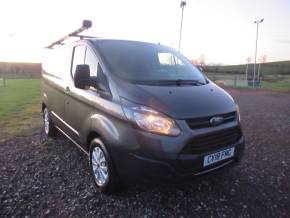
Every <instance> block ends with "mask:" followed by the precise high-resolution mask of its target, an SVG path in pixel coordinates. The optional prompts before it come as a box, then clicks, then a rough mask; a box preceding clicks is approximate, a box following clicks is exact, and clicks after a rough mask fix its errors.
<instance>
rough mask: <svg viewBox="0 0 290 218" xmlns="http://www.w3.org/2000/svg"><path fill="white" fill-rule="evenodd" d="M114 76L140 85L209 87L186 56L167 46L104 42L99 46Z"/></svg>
mask: <svg viewBox="0 0 290 218" xmlns="http://www.w3.org/2000/svg"><path fill="white" fill-rule="evenodd" d="M96 45H97V47H98V48H99V50H100V52H101V54H102V56H103V57H104V59H105V61H106V62H107V65H108V66H109V68H110V70H111V71H112V73H114V74H117V75H118V76H119V77H121V78H123V79H125V80H129V81H132V82H136V83H146V82H148V83H149V82H154V81H161V82H162V81H167V82H168V81H197V82H199V84H205V83H206V80H205V78H204V76H203V75H202V73H201V72H200V71H199V70H198V69H197V68H196V67H194V66H193V65H192V64H191V63H190V62H189V61H188V60H187V59H186V58H185V57H184V56H183V55H181V54H180V53H179V52H177V51H175V50H174V49H171V48H169V47H166V46H162V45H158V44H151V43H142V42H133V41H117V40H116V41H114V40H104V41H98V42H96Z"/></svg>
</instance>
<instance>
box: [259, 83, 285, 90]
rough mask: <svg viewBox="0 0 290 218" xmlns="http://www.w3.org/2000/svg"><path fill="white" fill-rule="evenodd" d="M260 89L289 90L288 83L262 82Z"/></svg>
mask: <svg viewBox="0 0 290 218" xmlns="http://www.w3.org/2000/svg"><path fill="white" fill-rule="evenodd" d="M262 88H266V89H273V90H290V83H289V82H267V81H262Z"/></svg>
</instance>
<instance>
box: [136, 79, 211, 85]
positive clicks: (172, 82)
mask: <svg viewBox="0 0 290 218" xmlns="http://www.w3.org/2000/svg"><path fill="white" fill-rule="evenodd" d="M136 83H139V84H144V85H161V86H170V85H177V86H181V85H194V86H200V85H205V84H204V83H203V82H200V81H198V80H182V79H178V80H148V81H138V82H136Z"/></svg>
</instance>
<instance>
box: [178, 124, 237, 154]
mask: <svg viewBox="0 0 290 218" xmlns="http://www.w3.org/2000/svg"><path fill="white" fill-rule="evenodd" d="M241 137H242V132H241V130H240V128H239V127H235V128H230V129H226V130H222V131H218V132H212V133H208V134H204V135H201V136H197V137H194V138H193V139H192V140H190V141H189V142H188V144H187V145H186V146H185V147H184V149H183V151H182V153H186V154H192V153H196V152H197V153H202V152H207V151H210V150H214V149H218V148H222V147H225V146H231V145H233V144H234V143H236V142H237V141H238V140H239V139H240V138H241Z"/></svg>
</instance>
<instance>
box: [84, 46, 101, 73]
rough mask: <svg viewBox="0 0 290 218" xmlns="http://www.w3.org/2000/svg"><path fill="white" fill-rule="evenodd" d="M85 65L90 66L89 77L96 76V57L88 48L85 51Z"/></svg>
mask: <svg viewBox="0 0 290 218" xmlns="http://www.w3.org/2000/svg"><path fill="white" fill-rule="evenodd" d="M85 64H87V65H89V66H90V75H91V76H97V72H98V60H97V57H96V56H95V55H94V53H93V52H92V51H91V50H90V49H89V48H87V50H86V58H85Z"/></svg>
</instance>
